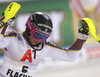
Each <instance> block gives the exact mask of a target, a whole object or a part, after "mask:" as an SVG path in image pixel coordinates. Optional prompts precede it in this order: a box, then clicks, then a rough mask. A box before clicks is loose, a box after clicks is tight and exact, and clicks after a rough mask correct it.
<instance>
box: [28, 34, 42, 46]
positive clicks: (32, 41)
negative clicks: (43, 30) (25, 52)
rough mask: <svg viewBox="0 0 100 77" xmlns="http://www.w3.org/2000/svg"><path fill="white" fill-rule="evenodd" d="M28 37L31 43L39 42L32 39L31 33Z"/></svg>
mask: <svg viewBox="0 0 100 77" xmlns="http://www.w3.org/2000/svg"><path fill="white" fill-rule="evenodd" d="M29 39H30V42H31V44H32V45H36V44H38V43H40V42H41V41H40V40H38V41H35V40H34V39H33V37H32V35H30V36H29Z"/></svg>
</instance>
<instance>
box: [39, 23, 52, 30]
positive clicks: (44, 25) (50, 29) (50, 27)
mask: <svg viewBox="0 0 100 77" xmlns="http://www.w3.org/2000/svg"><path fill="white" fill-rule="evenodd" d="M38 26H43V27H46V28H49V29H50V30H52V28H51V27H49V26H48V25H45V24H38Z"/></svg>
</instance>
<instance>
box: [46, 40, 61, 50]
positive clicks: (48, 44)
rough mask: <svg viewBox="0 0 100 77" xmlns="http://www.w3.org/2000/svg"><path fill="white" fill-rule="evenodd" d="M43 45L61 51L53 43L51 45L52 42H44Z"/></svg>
mask: <svg viewBox="0 0 100 77" xmlns="http://www.w3.org/2000/svg"><path fill="white" fill-rule="evenodd" d="M45 45H46V46H49V47H51V48H57V49H62V48H61V47H59V46H56V45H55V44H54V43H52V42H50V41H46V42H45Z"/></svg>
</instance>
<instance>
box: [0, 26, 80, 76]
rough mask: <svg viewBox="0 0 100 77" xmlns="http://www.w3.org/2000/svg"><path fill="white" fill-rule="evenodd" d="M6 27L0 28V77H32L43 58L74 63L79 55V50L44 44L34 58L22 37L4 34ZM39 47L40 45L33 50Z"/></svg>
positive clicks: (19, 34)
mask: <svg viewBox="0 0 100 77" xmlns="http://www.w3.org/2000/svg"><path fill="white" fill-rule="evenodd" d="M6 27H7V25H6V24H4V25H2V26H1V27H0V48H1V49H2V48H3V49H4V58H3V63H2V65H1V69H0V74H1V76H0V77H34V73H35V71H36V68H37V66H38V64H39V63H40V61H41V60H42V59H43V58H44V57H51V58H54V59H57V60H62V61H67V62H70V61H74V60H75V59H76V58H77V57H78V55H79V53H80V51H79V50H66V49H62V48H60V47H57V46H55V45H53V44H51V43H48V42H45V43H44V45H43V48H42V49H41V50H40V51H37V52H36V58H34V52H33V50H34V49H33V48H32V47H31V46H30V45H29V44H28V43H27V41H26V39H25V38H24V36H23V35H22V34H21V33H17V32H7V33H5V30H6ZM41 46H42V43H41V44H40V45H39V46H38V47H35V48H37V49H38V48H41Z"/></svg>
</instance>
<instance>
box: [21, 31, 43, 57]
mask: <svg viewBox="0 0 100 77" xmlns="http://www.w3.org/2000/svg"><path fill="white" fill-rule="evenodd" d="M23 36H24V37H25V39H26V41H27V43H28V44H29V45H30V46H31V47H32V48H33V49H34V50H32V51H33V52H34V59H36V51H40V50H41V49H42V48H43V47H44V43H41V42H40V43H38V44H36V45H32V43H31V42H30V40H29V38H28V37H27V35H26V34H25V33H24V34H23ZM40 44H42V45H41V48H39V49H36V48H35V47H39V45H40Z"/></svg>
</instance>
